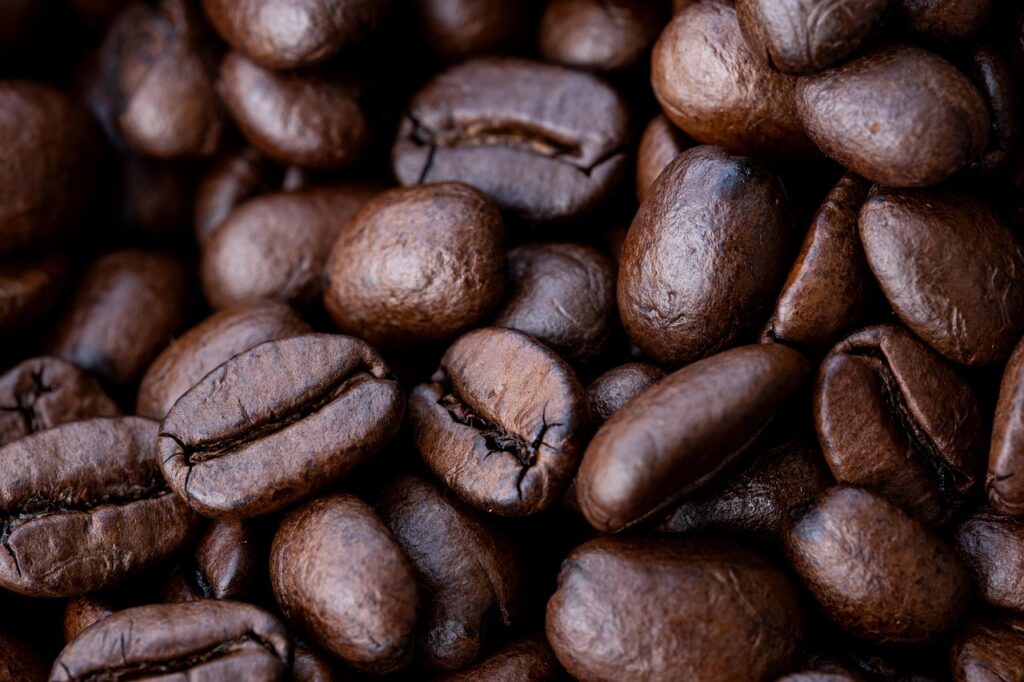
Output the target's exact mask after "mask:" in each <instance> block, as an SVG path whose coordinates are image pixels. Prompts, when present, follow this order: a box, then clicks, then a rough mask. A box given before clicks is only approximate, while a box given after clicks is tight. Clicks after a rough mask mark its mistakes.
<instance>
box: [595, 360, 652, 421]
mask: <svg viewBox="0 0 1024 682" xmlns="http://www.w3.org/2000/svg"><path fill="white" fill-rule="evenodd" d="M663 376H665V373H664V372H663V371H661V369H660V368H659V367H655V366H654V365H648V364H647V363H644V362H628V363H626V364H625V365H619V366H618V367H614V368H612V369H610V370H608V371H607V372H605V373H604V374H602V375H601V376H599V377H597V378H596V379H594V380H593V381H592V382H591V383H590V385H589V386H587V399H588V402H589V403H590V412H591V414H592V415H593V417H594V424H595V425H599V424H603V423H604V422H605V421H607V419H608V417H610V416H612V415H613V414H614V413H615V412H616V411H617V410H618V409H619V408H620V407H622V406H623V405H625V404H626V403H628V402H629V401H630V400H632V399H633V397H634V396H636V395H638V394H639V393H640V392H641V391H643V390H644V389H646V388H647V387H648V386H650V385H651V384H653V383H654V382H656V381H658V380H659V379H661V378H662V377H663Z"/></svg>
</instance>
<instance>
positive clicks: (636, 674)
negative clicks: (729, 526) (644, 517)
mask: <svg viewBox="0 0 1024 682" xmlns="http://www.w3.org/2000/svg"><path fill="white" fill-rule="evenodd" d="M725 576H727V577H725ZM802 626H803V617H802V615H801V612H800V606H799V604H798V602H797V593H796V590H795V589H794V587H793V586H792V584H791V583H790V582H789V580H788V579H787V578H786V577H785V575H783V574H782V573H781V572H780V571H779V570H778V569H777V568H775V567H774V566H772V565H771V564H769V563H768V562H767V561H765V560H764V559H762V558H761V557H760V556H758V555H756V554H754V553H753V552H750V551H748V550H746V549H743V548H741V547H738V546H736V545H733V544H731V543H728V542H724V541H713V540H675V539H646V540H645V539H638V538H599V539H597V540H592V541H590V542H588V543H585V544H583V545H581V546H579V547H577V548H576V549H575V550H573V552H572V553H571V554H569V556H568V558H567V559H566V560H565V562H564V563H563V564H562V571H561V574H560V575H559V577H558V590H557V591H556V592H555V594H554V596H552V597H551V600H550V601H549V602H548V609H547V635H548V640H549V641H550V642H551V646H552V648H553V649H554V650H555V654H556V655H557V656H558V660H559V661H561V663H562V665H564V666H565V668H566V669H567V670H568V671H569V672H570V673H571V674H573V675H574V676H576V677H577V678H579V679H586V680H594V681H595V682H597V681H604V680H607V681H609V682H610V681H612V680H624V679H643V680H650V681H651V682H657V681H659V680H679V679H693V680H708V681H709V682H711V681H714V680H723V681H724V680H738V679H743V680H747V679H749V680H759V679H765V678H770V677H771V676H772V675H773V674H778V673H779V672H781V671H783V670H784V669H785V668H786V666H787V665H788V663H789V662H790V660H791V659H792V658H793V655H794V653H795V650H796V647H797V645H798V643H799V641H800V637H801V632H802Z"/></svg>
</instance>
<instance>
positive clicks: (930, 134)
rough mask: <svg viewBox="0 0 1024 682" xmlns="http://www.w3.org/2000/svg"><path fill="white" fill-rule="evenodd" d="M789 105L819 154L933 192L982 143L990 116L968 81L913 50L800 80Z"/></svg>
mask: <svg viewBox="0 0 1024 682" xmlns="http://www.w3.org/2000/svg"><path fill="white" fill-rule="evenodd" d="M896 84H898V86H896ZM796 101H797V108H798V110H799V112H800V120H801V121H803V124H804V126H805V127H806V129H807V133H808V134H809V135H810V136H811V138H812V139H813V140H814V141H815V143H817V145H818V147H820V148H821V150H822V151H823V152H825V154H827V155H828V156H830V157H831V158H833V159H835V160H836V161H838V162H839V163H841V164H843V165H844V166H846V167H847V168H849V169H850V170H852V171H853V172H855V173H858V174H860V175H862V176H864V177H865V178H867V179H868V180H870V181H872V182H875V183H878V184H880V185H889V186H893V187H923V186H925V185H934V184H935V183H937V182H939V181H941V180H944V179H945V178H947V177H949V176H950V175H952V174H953V173H955V172H956V171H958V170H960V169H961V168H963V167H964V166H966V165H967V164H968V163H969V162H971V161H974V160H975V159H977V158H978V157H979V156H981V154H982V152H984V151H985V145H986V143H987V140H988V129H989V113H988V110H987V109H986V107H985V101H984V100H983V99H982V98H981V95H980V94H978V91H977V90H976V89H975V87H974V86H973V85H971V82H970V80H968V78H967V76H965V75H964V74H962V73H961V72H960V71H958V70H957V68H956V67H955V66H953V65H952V64H950V63H949V62H947V61H946V60H945V59H943V58H942V57H939V56H938V55H936V54H933V53H931V52H928V51H926V50H922V49H921V48H918V47H912V46H908V45H895V46H887V47H882V48H879V49H877V50H874V51H872V52H870V53H869V54H866V55H864V56H863V57H860V58H858V59H854V60H853V61H850V62H848V63H846V64H844V65H842V66H840V67H838V68H835V69H831V70H829V71H825V72H822V73H820V74H815V75H811V76H804V77H802V78H800V80H799V82H798V83H797V88H796Z"/></svg>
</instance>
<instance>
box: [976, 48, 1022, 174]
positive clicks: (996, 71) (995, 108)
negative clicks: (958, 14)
mask: <svg viewBox="0 0 1024 682" xmlns="http://www.w3.org/2000/svg"><path fill="white" fill-rule="evenodd" d="M969 75H970V76H971V79H972V80H973V81H974V85H975V87H977V88H978V92H979V93H980V94H981V96H982V97H983V98H984V99H985V103H986V104H987V105H988V112H989V119H990V120H991V122H992V126H991V128H990V129H989V133H988V148H987V149H986V150H985V153H984V154H982V156H981V157H980V158H978V159H977V160H976V161H975V162H974V164H972V166H971V168H972V169H975V170H977V171H979V172H981V173H989V174H991V173H995V172H997V171H1000V170H1002V169H1004V168H1005V167H1006V165H1007V164H1008V163H1009V162H1010V157H1011V156H1012V154H1013V151H1014V150H1015V149H1016V147H1017V140H1018V139H1019V137H1020V113H1021V109H1020V99H1019V95H1020V93H1019V88H1018V86H1017V79H1016V76H1015V75H1014V72H1013V68H1012V67H1011V66H1010V63H1009V62H1008V61H1007V60H1006V59H1005V58H1004V57H1003V56H1002V55H1001V54H1000V53H999V52H997V51H996V50H994V49H992V48H989V47H986V46H981V47H979V48H978V49H977V50H975V52H974V54H973V55H972V56H971V65H970V71H969Z"/></svg>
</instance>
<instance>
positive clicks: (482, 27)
mask: <svg viewBox="0 0 1024 682" xmlns="http://www.w3.org/2000/svg"><path fill="white" fill-rule="evenodd" d="M533 4H534V3H532V2H523V1H522V0H416V3H415V6H416V18H417V25H418V28H419V30H420V32H421V33H422V34H423V37H424V39H426V42H427V44H428V45H429V46H430V49H432V50H433V51H434V52H436V53H437V54H439V55H440V56H441V57H443V58H444V59H446V60H448V61H459V60H460V59H463V58H466V57H472V56H475V55H479V54H494V53H498V52H504V51H505V50H507V49H508V48H510V47H512V46H513V45H514V43H515V41H516V40H517V39H519V38H521V37H522V34H523V33H524V29H525V28H526V26H527V23H528V21H529V20H530V19H531V18H532V15H533V7H532V5H533Z"/></svg>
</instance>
